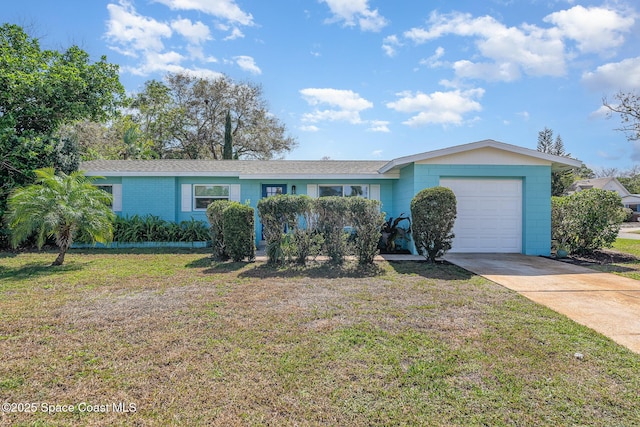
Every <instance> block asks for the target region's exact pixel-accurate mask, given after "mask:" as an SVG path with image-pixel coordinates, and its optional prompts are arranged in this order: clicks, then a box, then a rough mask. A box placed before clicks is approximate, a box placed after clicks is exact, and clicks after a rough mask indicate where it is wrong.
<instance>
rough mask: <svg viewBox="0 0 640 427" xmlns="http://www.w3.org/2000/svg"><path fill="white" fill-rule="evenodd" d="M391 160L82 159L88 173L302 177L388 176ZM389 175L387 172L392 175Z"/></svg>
mask: <svg viewBox="0 0 640 427" xmlns="http://www.w3.org/2000/svg"><path fill="white" fill-rule="evenodd" d="M387 163H388V161H386V160H382V161H367V160H363V161H360V160H92V161H88V162H82V163H81V164H80V169H81V170H85V171H86V172H87V175H101V176H133V175H138V176H236V177H241V178H252V177H264V176H273V177H286V176H291V177H293V176H296V177H300V178H305V177H309V178H311V177H317V176H322V177H324V178H326V177H327V176H328V175H329V176H337V177H344V176H352V175H356V176H360V177H370V178H373V177H379V178H382V177H385V175H382V174H380V173H379V172H378V169H380V168H381V167H383V166H384V165H386V164H387ZM389 176H390V175H386V177H389Z"/></svg>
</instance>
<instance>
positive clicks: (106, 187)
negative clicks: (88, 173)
mask: <svg viewBox="0 0 640 427" xmlns="http://www.w3.org/2000/svg"><path fill="white" fill-rule="evenodd" d="M96 187H97V188H98V189H99V190H102V191H104V192H106V193H109V194H111V196H112V198H111V202H110V203H109V207H110V208H112V209H113V185H96Z"/></svg>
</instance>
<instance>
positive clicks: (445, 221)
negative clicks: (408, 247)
mask: <svg viewBox="0 0 640 427" xmlns="http://www.w3.org/2000/svg"><path fill="white" fill-rule="evenodd" d="M456 209H457V208H456V196H455V194H454V193H453V191H451V189H449V188H445V187H432V188H425V189H424V190H421V191H420V192H419V193H418V194H416V195H415V197H414V198H413V200H411V217H412V218H413V225H412V227H413V241H414V242H415V245H416V249H417V250H418V253H419V254H421V255H423V256H424V257H425V258H427V260H428V261H429V262H435V261H436V258H437V257H440V256H442V255H444V254H445V253H446V252H447V251H448V250H449V249H451V242H452V241H453V237H454V234H453V233H452V232H451V230H452V229H453V224H454V223H455V220H456V214H457V211H456Z"/></svg>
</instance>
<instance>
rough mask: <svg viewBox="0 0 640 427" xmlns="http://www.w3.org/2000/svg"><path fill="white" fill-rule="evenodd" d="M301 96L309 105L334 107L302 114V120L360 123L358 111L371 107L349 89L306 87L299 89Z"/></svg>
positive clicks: (366, 101) (371, 105)
mask: <svg viewBox="0 0 640 427" xmlns="http://www.w3.org/2000/svg"><path fill="white" fill-rule="evenodd" d="M300 94H301V95H302V97H303V98H304V99H305V101H307V103H308V104H309V105H311V106H319V105H324V104H326V105H329V106H330V107H336V108H334V109H327V110H319V109H316V110H314V111H313V112H312V113H306V114H304V115H303V117H302V120H303V121H304V122H310V123H317V122H321V121H346V122H349V123H352V124H359V123H362V119H361V118H360V112H361V111H363V110H366V109H369V108H372V107H373V103H372V102H371V101H368V100H366V99H364V98H362V97H361V96H360V95H358V94H357V93H355V92H353V91H351V90H341V89H331V88H307V89H302V90H301V91H300Z"/></svg>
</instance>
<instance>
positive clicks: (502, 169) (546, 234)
mask: <svg viewBox="0 0 640 427" xmlns="http://www.w3.org/2000/svg"><path fill="white" fill-rule="evenodd" d="M441 178H486V179H492V178H493V179H495V178H505V179H507V178H509V179H513V178H520V179H522V253H523V254H525V255H545V256H546V255H549V254H550V253H551V167H550V166H519V165H415V171H414V183H415V193H417V192H418V191H420V190H422V189H423V188H427V187H432V186H434V185H439V183H440V179H441Z"/></svg>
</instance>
